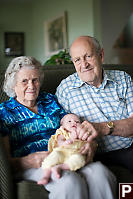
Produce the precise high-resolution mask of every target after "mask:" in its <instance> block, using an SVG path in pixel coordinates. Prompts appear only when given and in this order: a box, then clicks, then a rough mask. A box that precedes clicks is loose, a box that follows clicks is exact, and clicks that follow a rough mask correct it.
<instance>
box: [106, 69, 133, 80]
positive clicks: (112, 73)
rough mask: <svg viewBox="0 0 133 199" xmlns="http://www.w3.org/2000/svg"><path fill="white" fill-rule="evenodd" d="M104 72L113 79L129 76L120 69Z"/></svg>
mask: <svg viewBox="0 0 133 199" xmlns="http://www.w3.org/2000/svg"><path fill="white" fill-rule="evenodd" d="M105 72H106V74H107V75H108V76H109V77H111V78H112V79H114V80H122V79H125V78H130V77H131V76H130V75H129V74H128V73H127V72H125V71H122V70H105Z"/></svg>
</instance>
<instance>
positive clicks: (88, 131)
mask: <svg viewBox="0 0 133 199" xmlns="http://www.w3.org/2000/svg"><path fill="white" fill-rule="evenodd" d="M97 136H98V132H97V130H96V129H95V128H94V126H93V125H92V124H91V123H90V122H88V121H84V122H83V123H82V124H81V125H79V126H78V127H77V139H81V140H86V141H88V142H90V141H92V140H94V139H95V138H96V137H97Z"/></svg>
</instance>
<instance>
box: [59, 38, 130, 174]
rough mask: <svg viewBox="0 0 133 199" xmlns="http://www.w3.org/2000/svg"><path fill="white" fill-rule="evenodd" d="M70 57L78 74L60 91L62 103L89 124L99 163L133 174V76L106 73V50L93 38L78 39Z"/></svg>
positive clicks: (62, 85)
mask: <svg viewBox="0 0 133 199" xmlns="http://www.w3.org/2000/svg"><path fill="white" fill-rule="evenodd" d="M70 54H71V57H72V61H73V63H74V66H75V68H76V71H77V72H76V73H74V74H72V75H70V76H69V77H67V78H66V79H64V80H63V81H62V82H61V83H60V85H59V87H58V88H57V92H56V95H57V97H58V101H59V103H60V104H61V105H62V106H63V108H64V109H65V110H66V111H67V112H72V113H75V114H77V115H78V116H80V117H81V118H82V119H83V120H87V121H88V122H87V121H86V128H88V130H89V131H90V133H91V136H90V140H91V139H94V138H96V137H97V140H98V144H99V147H98V151H97V152H98V158H99V159H98V160H101V161H103V162H104V163H105V164H107V165H108V164H110V165H111V164H113V165H117V164H119V165H122V166H124V167H126V168H128V169H130V170H131V171H133V155H132V154H133V144H132V143H133V138H132V136H133V118H132V116H133V83H132V81H131V77H130V76H129V75H128V74H127V73H125V72H123V71H118V70H110V71H109V70H108V71H104V69H103V68H102V63H103V61H104V50H103V49H102V48H101V46H100V44H99V42H98V41H97V40H96V39H95V38H93V37H89V36H80V37H78V38H77V39H76V40H75V41H74V42H73V43H72V45H71V48H70ZM97 135H98V136H97ZM81 136H82V135H81ZM79 137H80V135H79Z"/></svg>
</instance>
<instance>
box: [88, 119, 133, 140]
mask: <svg viewBox="0 0 133 199" xmlns="http://www.w3.org/2000/svg"><path fill="white" fill-rule="evenodd" d="M113 123H114V129H113V132H112V134H111V135H118V136H122V137H133V118H132V117H130V118H127V119H122V120H116V121H113ZM91 124H92V125H93V126H94V128H95V129H96V131H97V132H98V135H108V134H109V133H110V129H109V127H108V126H107V122H101V123H91Z"/></svg>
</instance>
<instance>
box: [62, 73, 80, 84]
mask: <svg viewBox="0 0 133 199" xmlns="http://www.w3.org/2000/svg"><path fill="white" fill-rule="evenodd" d="M76 78H77V73H73V74H72V75H69V76H68V77H66V78H65V79H63V80H62V81H61V82H60V84H59V86H58V88H61V87H63V88H65V87H67V88H68V87H69V86H71V85H72V83H73V82H74V81H75V80H76Z"/></svg>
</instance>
